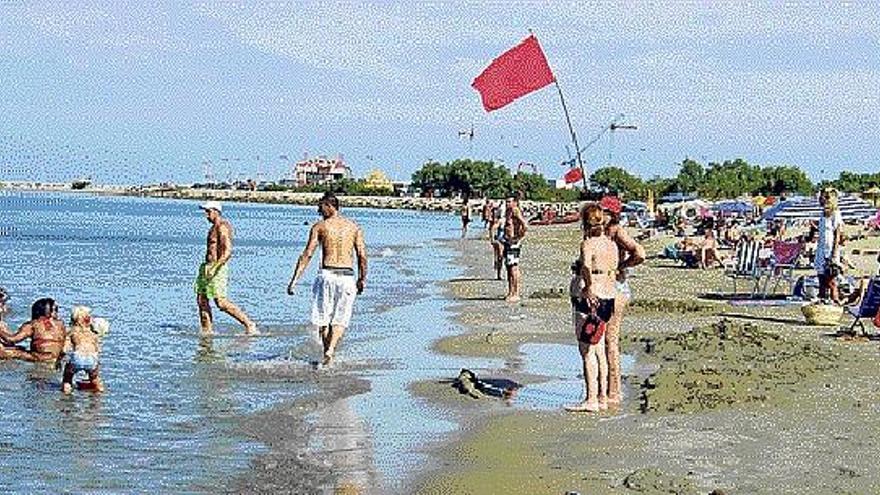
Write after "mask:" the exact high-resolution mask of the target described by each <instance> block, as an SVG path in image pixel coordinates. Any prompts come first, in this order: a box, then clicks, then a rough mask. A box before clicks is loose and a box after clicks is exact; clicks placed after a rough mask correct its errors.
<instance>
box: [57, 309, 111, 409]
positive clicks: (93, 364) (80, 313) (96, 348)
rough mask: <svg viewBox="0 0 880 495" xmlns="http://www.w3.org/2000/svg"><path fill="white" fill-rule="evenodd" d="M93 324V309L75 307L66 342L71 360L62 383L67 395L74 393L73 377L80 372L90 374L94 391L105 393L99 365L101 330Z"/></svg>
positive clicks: (66, 349)
mask: <svg viewBox="0 0 880 495" xmlns="http://www.w3.org/2000/svg"><path fill="white" fill-rule="evenodd" d="M96 319H97V318H96ZM104 322H106V320H104ZM93 323H94V322H93V321H92V310H91V309H89V308H88V307H86V306H74V307H73V312H72V313H71V316H70V332H69V333H68V334H67V340H66V341H65V342H64V352H65V354H67V355H68V357H69V358H70V359H69V360H68V361H67V365H65V366H64V378H63V380H62V382H61V391H62V392H63V393H65V394H70V393H71V392H73V377H74V375H76V374H77V373H78V372H80V371H85V372H86V373H88V375H89V382H88V383H89V385H90V387H91V388H92V389H93V390H95V391H96V392H103V391H104V382H102V381H101V376H100V374H99V369H100V367H99V364H98V356H99V355H100V354H101V342H100V341H99V339H98V334H99V332H100V331H101V330H100V329H97V328H95V327H94V325H93ZM104 331H105V332H106V329H104Z"/></svg>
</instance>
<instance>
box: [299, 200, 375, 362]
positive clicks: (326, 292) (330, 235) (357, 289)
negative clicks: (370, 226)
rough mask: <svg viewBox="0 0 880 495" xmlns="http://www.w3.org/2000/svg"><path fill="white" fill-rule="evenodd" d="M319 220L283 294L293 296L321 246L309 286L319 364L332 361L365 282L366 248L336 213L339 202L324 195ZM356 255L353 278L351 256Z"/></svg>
mask: <svg viewBox="0 0 880 495" xmlns="http://www.w3.org/2000/svg"><path fill="white" fill-rule="evenodd" d="M318 212H319V213H320V214H321V217H322V220H320V221H319V222H318V223H316V224H314V225H313V226H312V228H311V230H310V231H309V240H308V242H307V243H306V247H305V249H304V250H303V252H302V254H301V255H300V257H299V259H298V260H297V262H296V269H295V270H294V272H293V277H291V279H290V283H289V284H288V285H287V293H288V294H290V295H293V293H294V290H295V286H296V282H297V281H298V280H299V279H300V277H301V276H302V274H303V272H304V271H305V269H306V267H307V266H308V265H309V262H310V261H311V259H312V255H313V254H314V253H315V249H316V248H317V247H318V245H319V244H320V246H321V270H320V272H318V277H317V279H315V283H314V285H312V323H313V324H314V325H317V326H318V329H319V333H320V336H321V343H322V344H323V346H324V355H323V359H322V364H323V365H329V364H330V363H331V362H332V361H333V354H334V353H335V352H336V346H337V345H338V344H339V340H340V339H341V338H342V334H343V333H345V329H346V328H347V327H348V326H349V322H350V321H351V312H352V309H353V308H354V300H355V296H356V295H357V294H361V293H362V292H363V291H364V284H365V283H366V279H367V248H366V245H365V244H364V234H363V231H362V230H361V228H360V227H359V226H358V224H356V223H355V222H353V221H351V220H349V219H347V218H345V217H343V216H342V215H340V214H339V200H338V199H337V198H336V196H334V195H333V194H332V193H327V194H325V195H324V197H323V198H321V200H320V201H318ZM355 254H357V265H358V270H357V279H355V272H354V268H353V267H354V255H355Z"/></svg>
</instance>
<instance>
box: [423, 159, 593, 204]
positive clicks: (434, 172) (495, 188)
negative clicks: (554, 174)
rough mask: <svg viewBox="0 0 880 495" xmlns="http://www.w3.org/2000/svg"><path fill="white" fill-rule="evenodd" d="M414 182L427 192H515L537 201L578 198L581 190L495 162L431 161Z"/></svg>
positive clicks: (501, 194) (499, 195) (494, 195)
mask: <svg viewBox="0 0 880 495" xmlns="http://www.w3.org/2000/svg"><path fill="white" fill-rule="evenodd" d="M412 185H413V186H414V187H417V188H419V189H421V190H422V193H423V194H425V195H433V196H440V197H449V196H453V195H462V196H465V195H466V196H469V197H486V198H502V197H505V196H507V195H509V194H511V193H513V192H515V191H520V192H522V193H523V196H524V198H525V199H531V200H535V201H576V200H577V199H578V198H579V197H580V192H579V191H574V190H564V189H556V188H555V187H553V186H551V185H550V184H549V183H548V182H547V179H545V178H544V176H543V175H541V174H536V173H528V172H522V171H520V172H517V173H515V174H512V173H511V172H510V170H508V169H507V167H505V166H503V165H499V164H496V163H494V162H492V161H480V160H468V159H460V160H453V161H451V162H448V163H439V162H433V161H432V162H428V163H425V164H424V165H423V166H422V167H421V168H420V169H419V170H417V171H416V172H415V173H414V174H413V175H412Z"/></svg>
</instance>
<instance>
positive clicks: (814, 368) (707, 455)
mask: <svg viewBox="0 0 880 495" xmlns="http://www.w3.org/2000/svg"><path fill="white" fill-rule="evenodd" d="M579 235H580V234H579V232H578V230H577V229H576V228H570V227H558V226H552V227H542V228H533V229H531V230H530V235H529V236H528V237H527V239H526V240H525V242H524V244H523V256H522V263H523V273H524V286H525V287H524V295H525V296H529V295H531V294H535V296H536V297H525V298H524V300H523V302H522V303H521V304H516V305H513V304H508V303H505V302H503V301H502V300H500V299H501V298H502V297H503V294H504V290H505V283H504V282H498V281H495V280H492V279H493V278H494V277H493V275H494V274H493V273H492V267H491V249H490V247H489V244H488V242H487V241H483V240H477V239H473V240H470V239H469V240H465V241H461V242H457V243H456V246H457V247H458V248H459V249H460V253H459V263H460V264H461V265H462V266H466V267H468V269H467V270H466V273H465V274H464V275H463V276H462V277H460V279H458V280H452V281H450V282H448V283H447V284H446V288H447V293H448V296H449V297H450V298H452V299H453V300H454V301H455V302H456V306H455V310H456V312H457V320H458V322H459V323H460V324H461V325H462V326H463V327H464V328H465V329H466V332H465V333H464V334H462V335H460V336H454V337H448V338H445V339H442V340H440V341H438V342H437V343H436V344H435V346H434V348H435V350H437V351H439V352H444V353H451V354H454V355H459V356H465V357H472V358H475V359H476V358H480V357H494V358H500V359H502V360H504V363H505V366H504V367H503V368H500V369H498V370H494V371H493V372H492V374H493V375H495V376H497V377H503V378H510V379H514V380H521V381H522V382H523V383H524V384H525V387H524V388H523V389H522V393H525V392H527V391H528V390H529V388H530V386H532V387H534V386H535V384H537V383H540V382H542V381H544V380H546V378H542V377H540V376H535V375H534V374H533V373H531V374H523V373H522V369H523V368H524V366H523V364H522V361H523V359H532V360H538V362H534V363H530V366H527V368H529V369H530V370H532V371H534V370H536V369H537V370H540V369H541V368H542V366H545V367H548V368H549V367H550V366H551V364H552V363H544V364H543V365H542V363H541V362H540V357H537V356H530V357H525V356H524V354H523V353H522V352H521V349H522V346H523V345H525V344H528V343H537V342H546V343H566V342H569V343H573V342H572V341H573V337H572V330H571V328H570V309H569V306H568V301H567V298H565V297H559V296H558V295H557V296H556V297H554V293H556V294H558V291H559V289H560V288H562V287H565V286H567V280H568V277H569V275H568V265H569V263H570V262H571V260H572V259H573V258H574V257H575V255H576V252H577V240H578V238H579ZM665 241H666V239H659V240H656V241H654V242H651V243H649V244H648V246H647V248H648V253H649V254H651V253H654V252H657V251H659V249H660V248H661V247H662V245H663V243H664V242H665ZM877 243H878V240H877V239H872V240H868V241H859V243H858V244H859V245H862V244H877ZM854 258H856V257H854ZM857 261H858V263H859V266H860V268H862V269H863V270H871V271H872V272H873V271H875V270H876V263H875V262H874V261H873V257H872V258H871V259H870V260H867V259H861V260H857ZM807 272H808V271H805V272H804V273H807ZM630 283H631V285H632V288H633V291H634V295H635V301H634V304H633V306H632V307H631V308H630V309H629V310H628V313H627V316H626V317H625V319H624V323H623V329H622V337H621V346H622V351H623V352H624V353H627V354H629V355H632V356H634V357H635V365H634V366H633V367H632V369H630V370H629V371H628V372H627V373H626V375H625V377H624V394H625V396H624V402H623V404H622V405H621V406H620V407H619V408H618V409H616V410H612V411H609V412H607V413H602V414H572V413H566V412H564V411H562V410H561V408H559V407H557V408H555V409H549V410H544V411H541V410H534V409H531V408H525V407H517V403H516V401H517V399H516V398H514V399H513V401H512V404H511V405H512V407H511V405H507V404H505V403H504V402H503V401H501V400H492V399H479V400H478V399H471V398H469V397H466V396H463V395H461V394H459V393H458V392H457V391H455V390H454V389H452V388H451V386H450V384H449V383H448V381H444V380H439V379H438V380H433V381H423V382H419V383H417V384H415V385H413V386H412V387H411V390H412V391H413V393H415V394H417V395H418V396H420V397H422V398H423V399H424V400H425V402H426V404H430V407H433V408H436V409H437V410H440V411H443V412H444V413H446V414H449V415H451V416H452V417H454V418H456V420H458V421H460V422H461V423H462V425H463V427H462V433H461V434H460V435H457V436H456V437H452V438H450V439H449V440H448V441H447V442H446V443H444V444H442V445H439V446H437V447H436V448H434V449H433V453H434V455H435V456H436V459H437V460H438V462H436V463H435V465H436V466H438V467H437V468H436V469H434V470H432V471H429V472H427V473H425V474H424V476H423V477H422V479H421V482H420V484H419V486H418V490H417V491H418V492H419V493H431V494H434V493H437V494H439V493H443V494H449V493H565V492H566V491H569V490H571V491H577V492H580V493H709V492H711V491H712V490H723V491H724V493H877V492H878V491H880V473H878V471H877V470H876V469H875V466H874V464H875V462H874V459H875V458H876V457H877V455H878V454H880V427H878V426H877V425H876V423H875V422H874V421H873V418H876V417H877V413H878V412H880V384H878V381H877V379H876V374H877V369H878V364H880V357H878V354H877V348H876V346H877V345H878V343H877V341H876V340H875V339H871V340H866V339H856V340H849V339H840V338H836V337H835V335H834V331H835V330H836V329H835V328H833V327H832V328H828V327H811V326H807V325H805V324H804V323H803V317H802V315H801V314H800V310H799V308H798V307H797V306H781V307H768V306H753V307H733V306H731V305H729V304H727V303H726V302H723V301H722V302H719V301H715V300H711V299H706V300H703V299H699V300H698V297H699V296H703V295H706V294H708V293H713V292H729V291H730V285H731V284H730V281H729V280H726V279H724V277H723V275H722V273H721V271H720V270H711V271H702V270H689V269H683V268H678V267H676V266H674V264H673V263H671V262H668V261H666V260H659V259H652V260H649V261H648V262H647V263H646V265H644V266H643V267H640V268H638V269H636V270H635V272H634V274H633V276H632V278H631V279H630ZM642 301H644V302H642ZM722 320H725V321H724V323H723V324H722V323H720V322H721V321H722ZM573 349H574V348H573V347H572V352H576V351H574V350H573ZM648 351H650V352H648ZM575 361H576V358H575ZM579 374H580V369H579V368H578V367H575V366H573V367H572V369H571V370H570V376H571V378H575V379H576V378H578V376H579ZM448 378H453V377H448ZM580 392H581V393H582V391H580ZM580 398H581V397H580V395H579V394H577V393H575V394H573V395H571V396H570V397H565V398H560V397H550V396H548V402H549V403H554V402H555V403H558V404H562V403H571V402H576V401H578V400H580Z"/></svg>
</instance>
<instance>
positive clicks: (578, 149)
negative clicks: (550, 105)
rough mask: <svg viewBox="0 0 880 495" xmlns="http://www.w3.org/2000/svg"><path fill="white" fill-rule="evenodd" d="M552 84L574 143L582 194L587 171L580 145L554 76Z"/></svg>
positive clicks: (585, 189) (585, 190)
mask: <svg viewBox="0 0 880 495" xmlns="http://www.w3.org/2000/svg"><path fill="white" fill-rule="evenodd" d="M553 84H555V85H556V91H558V92H559V101H561V102H562V111H563V112H565V121H566V122H567V123H568V131H569V132H570V133H571V141H572V142H573V143H574V150H575V153H576V154H577V155H576V156H577V161H578V167H580V169H581V180H583V182H584V194H586V193H587V173H586V171H584V162H583V160H581V147H580V146H578V139H577V134H575V132H574V127H572V126H571V117H569V115H568V107H567V106H566V105H565V97H564V96H562V88H560V87H559V81H558V80H557V79H556V78H555V77H554V78H553Z"/></svg>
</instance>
